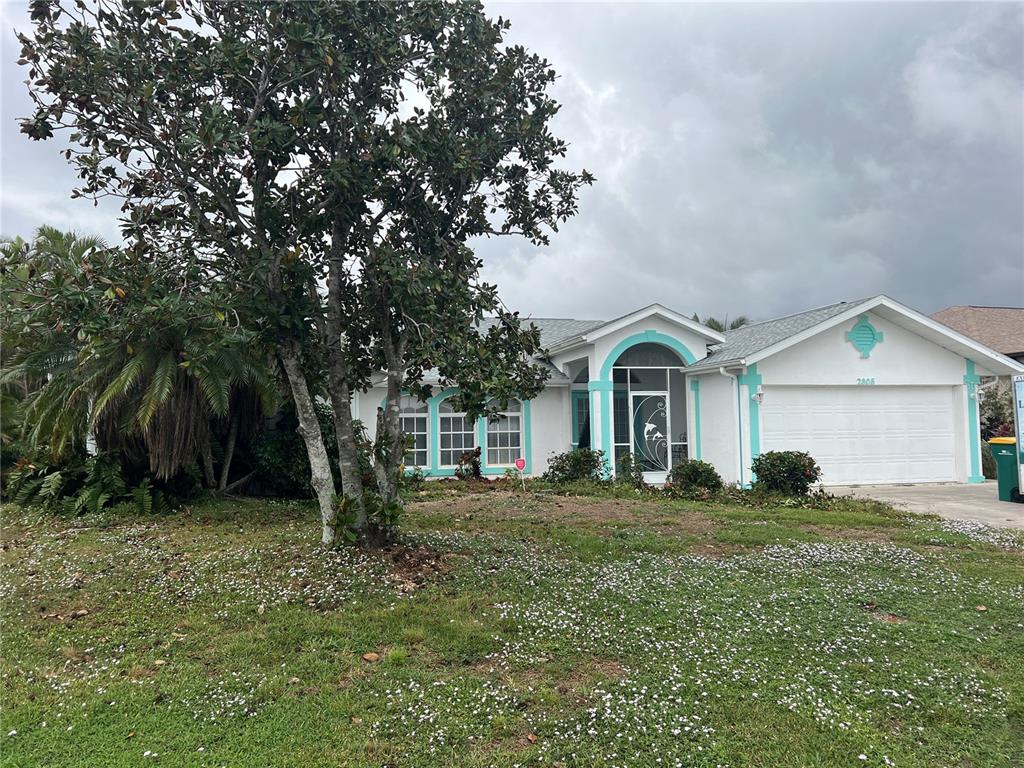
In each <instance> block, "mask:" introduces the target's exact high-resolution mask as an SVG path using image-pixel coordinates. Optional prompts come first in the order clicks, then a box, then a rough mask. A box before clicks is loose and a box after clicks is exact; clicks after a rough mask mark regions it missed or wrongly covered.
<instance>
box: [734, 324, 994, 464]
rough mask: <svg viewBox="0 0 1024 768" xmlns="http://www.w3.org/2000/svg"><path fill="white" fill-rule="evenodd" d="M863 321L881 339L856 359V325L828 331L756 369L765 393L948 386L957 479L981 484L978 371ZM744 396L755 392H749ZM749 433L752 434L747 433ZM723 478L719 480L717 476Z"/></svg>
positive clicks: (754, 413)
mask: <svg viewBox="0 0 1024 768" xmlns="http://www.w3.org/2000/svg"><path fill="white" fill-rule="evenodd" d="M867 319H868V321H869V322H870V324H871V325H872V326H873V327H874V329H875V331H876V332H880V333H881V339H880V340H878V341H877V343H876V344H875V345H874V346H873V347H871V348H870V349H869V350H865V351H866V356H865V354H862V351H861V350H858V349H857V348H855V347H854V345H853V343H851V341H849V340H848V339H847V333H848V332H850V331H851V330H852V329H853V327H854V324H855V323H856V322H857V321H856V320H852V321H849V322H847V323H843V324H841V325H839V326H836V327H833V328H829V329H827V330H824V331H822V332H821V333H819V334H817V335H815V336H812V337H811V338H809V339H806V340H805V341H803V342H800V343H799V344H796V345H794V346H792V347H790V348H788V349H785V350H783V351H781V352H779V353H778V354H776V355H772V356H771V357H768V358H766V359H764V360H762V361H760V362H759V363H758V364H757V366H756V369H757V371H756V372H757V374H758V375H759V378H760V381H759V382H758V383H760V384H763V386H764V388H765V393H764V396H765V397H771V387H772V386H779V385H788V386H950V387H953V388H954V393H953V403H954V404H953V408H954V410H955V413H954V426H955V430H956V433H955V438H954V439H955V442H956V445H955V449H956V454H955V456H956V460H955V464H956V469H957V476H958V477H959V478H960V479H962V480H964V481H968V482H982V481H983V478H982V476H981V446H980V439H979V430H978V408H977V394H976V389H977V384H978V381H979V376H978V371H980V369H976V368H975V365H974V363H973V362H972V361H970V360H965V359H964V358H963V357H961V356H960V355H957V354H955V353H953V352H950V351H949V350H947V349H944V348H942V347H940V346H939V345H938V344H935V343H933V342H931V341H929V340H927V339H924V338H922V337H920V336H918V335H917V334H915V333H913V332H911V331H909V330H907V329H905V328H903V327H902V326H899V325H896V324H895V323H892V322H889V321H887V320H885V319H884V318H881V317H879V316H877V315H875V314H874V313H870V312H869V313H867ZM749 389H750V392H751V393H754V392H756V389H755V388H754V387H750V388H749ZM759 421H760V417H759V408H758V407H757V406H756V405H755V406H754V407H753V408H752V409H751V414H750V416H748V417H747V418H745V425H744V448H745V451H744V452H745V456H744V461H745V465H744V466H745V467H749V462H750V457H751V456H754V455H757V453H758V451H759V431H760V424H759ZM752 428H753V432H752V431H751V430H752ZM723 477H724V475H723Z"/></svg>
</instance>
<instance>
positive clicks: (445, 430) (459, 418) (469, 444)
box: [439, 413, 476, 467]
mask: <svg viewBox="0 0 1024 768" xmlns="http://www.w3.org/2000/svg"><path fill="white" fill-rule="evenodd" d="M439 437H440V438H441V466H442V467H454V466H456V465H457V464H458V463H459V458H460V457H461V456H462V454H464V453H465V452H466V451H471V450H473V449H474V448H476V430H475V428H474V424H473V421H472V420H471V419H467V418H466V414H464V413H449V414H445V415H442V416H441V433H440V435H439Z"/></svg>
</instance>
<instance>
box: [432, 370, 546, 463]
mask: <svg viewBox="0 0 1024 768" xmlns="http://www.w3.org/2000/svg"><path fill="white" fill-rule="evenodd" d="M458 393H459V388H458V387H449V388H448V389H445V390H442V391H441V392H438V393H437V394H436V395H434V396H433V397H430V398H428V399H427V418H428V419H429V420H430V430H429V434H428V435H427V450H428V455H429V457H430V466H429V467H420V471H421V472H423V474H424V475H425V476H426V477H454V476H455V467H442V466H441V411H440V405H441V402H442V401H444V400H447V399H448V398H449V397H451V396H452V395H456V394H458ZM519 402H520V403H522V406H523V458H524V459H526V467H525V469H523V474H525V475H529V474H531V473H532V472H533V408H532V403H531V401H529V400H520V401H519ZM476 444H477V445H478V446H479V447H480V473H481V474H483V475H491V476H493V475H503V474H505V470H506V469H508V467H505V466H500V467H488V466H487V419H486V418H485V417H483V416H479V417H477V420H476Z"/></svg>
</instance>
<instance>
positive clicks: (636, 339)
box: [600, 331, 697, 384]
mask: <svg viewBox="0 0 1024 768" xmlns="http://www.w3.org/2000/svg"><path fill="white" fill-rule="evenodd" d="M646 342H651V343H654V344H661V345H662V346H664V347H668V348H669V349H671V350H672V351H673V352H675V353H676V354H677V355H679V356H680V357H681V358H683V360H685V361H686V364H687V365H693V364H694V363H695V362H696V361H697V358H696V357H694V356H693V352H691V351H690V350H689V348H688V347H687V346H686V345H685V344H683V342H681V341H679V339H674V338H672V337H671V336H669V335H667V334H664V333H661V332H660V331H642V332H641V333H634V334H633V335H632V336H627V337H626V338H625V339H623V340H622V341H620V342H619V343H618V344H616V345H615V348H614V349H613V350H612V351H611V352H609V353H608V356H607V357H605V359H604V365H602V366H601V378H600V381H602V382H608V383H609V384H611V381H612V367H613V366H614V365H615V361H616V360H618V359H619V356H620V355H621V354H622V353H623V352H625V351H626V350H627V349H629V348H630V347H635V346H636V345H637V344H644V343H646Z"/></svg>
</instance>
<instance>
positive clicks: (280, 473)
mask: <svg viewBox="0 0 1024 768" xmlns="http://www.w3.org/2000/svg"><path fill="white" fill-rule="evenodd" d="M316 415H317V420H318V421H319V422H320V432H321V433H322V434H323V437H324V446H325V447H326V448H327V458H328V460H329V461H330V463H331V471H332V473H333V474H334V477H335V480H336V481H337V478H338V476H339V475H340V470H339V469H338V441H337V440H335V438H334V415H333V413H332V411H331V407H330V406H329V405H325V404H323V403H317V405H316ZM298 423H299V422H298V418H297V417H296V415H295V410H294V408H292V407H291V406H289V407H288V408H287V409H285V410H283V411H282V413H281V415H280V418H279V419H278V422H277V424H276V425H275V426H274V428H273V429H272V430H268V431H266V432H264V433H263V434H262V435H260V436H259V437H258V438H257V439H256V440H255V442H254V443H253V445H252V461H253V465H254V466H253V469H254V470H255V471H256V476H255V479H254V483H253V485H254V486H255V488H256V492H257V493H258V494H261V495H264V496H278V497H281V498H291V499H295V498H301V499H308V498H310V497H312V495H313V489H312V486H311V485H310V472H309V455H308V454H307V453H306V443H305V442H304V441H303V439H302V437H301V436H300V435H299V433H298V432H297V431H296V429H297V427H298ZM354 426H355V427H356V430H357V433H356V435H357V440H358V442H359V448H360V450H359V468H360V471H361V472H362V475H363V482H364V485H367V486H368V487H372V486H373V484H374V480H373V471H372V469H371V467H370V453H369V442H368V441H367V440H366V436H365V434H364V433H363V430H362V425H361V424H359V423H358V422H357V423H356V424H355V425H354ZM335 485H337V482H335Z"/></svg>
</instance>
